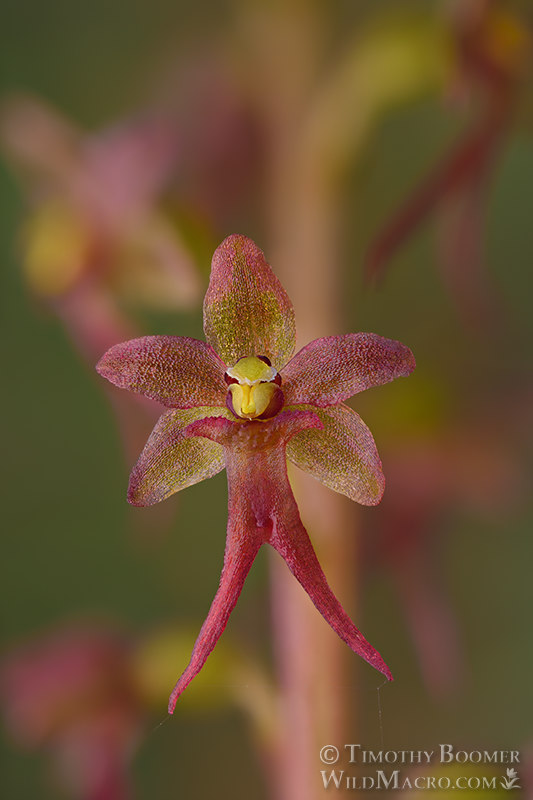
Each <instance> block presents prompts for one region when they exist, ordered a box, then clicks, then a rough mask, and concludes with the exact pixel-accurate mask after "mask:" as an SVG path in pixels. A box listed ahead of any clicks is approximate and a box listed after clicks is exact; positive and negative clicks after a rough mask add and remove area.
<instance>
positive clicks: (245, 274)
mask: <svg viewBox="0 0 533 800" xmlns="http://www.w3.org/2000/svg"><path fill="white" fill-rule="evenodd" d="M204 331H205V335H206V339H207V343H205V342H201V341H197V340H195V339H189V338H185V337H176V336H145V337H142V338H139V339H132V340H131V341H128V342H124V343H123V344H118V345H116V346H114V347H112V348H111V349H110V350H109V351H108V352H107V353H106V354H105V355H104V356H103V358H102V359H101V360H100V362H99V364H98V367H97V369H98V371H99V372H100V374H101V375H103V376H104V377H105V378H107V379H108V380H109V381H111V382H112V383H114V384H115V385H116V386H119V387H121V388H124V389H129V390H131V391H134V392H138V393H140V394H142V395H144V396H145V397H149V398H150V399H152V400H157V401H158V402H160V403H162V404H163V405H164V406H166V407H167V409H168V410H167V411H165V413H164V414H163V415H162V416H161V418H160V419H159V421H158V423H157V424H156V426H155V428H154V430H153V432H152V434H151V436H150V438H149V440H148V442H147V444H146V446H145V448H144V450H143V452H142V454H141V456H140V458H139V460H138V462H137V464H136V466H135V467H134V469H133V471H132V474H131V478H130V484H129V489H128V500H129V502H130V503H132V504H133V505H137V506H149V505H152V504H154V503H157V502H159V501H161V500H164V499H166V498H167V497H169V496H170V495H171V494H174V492H177V491H179V490H180V489H184V488H185V487H186V486H190V485H192V484H194V483H198V482H199V481H201V480H204V478H209V477H211V476H212V475H215V474H216V473H218V472H220V471H221V470H222V469H224V468H226V471H227V475H228V494H229V501H228V527H227V542H226V552H225V557H224V566H223V570H222V576H221V579H220V586H219V589H218V591H217V593H216V596H215V599H214V600H213V603H212V605H211V608H210V610H209V613H208V615H207V618H206V620H205V622H204V624H203V626H202V629H201V631H200V635H199V636H198V639H197V641H196V644H195V646H194V649H193V653H192V657H191V660H190V663H189V665H188V666H187V668H186V669H185V671H184V672H183V674H182V676H181V677H180V679H179V680H178V682H177V684H176V686H175V688H174V690H173V692H172V695H171V697H170V702H169V712H170V713H172V712H173V711H174V708H175V705H176V701H177V699H178V697H179V695H180V694H181V693H182V692H183V691H184V689H185V688H186V687H187V685H188V684H189V683H190V681H191V680H192V679H193V678H194V677H195V675H197V674H198V672H199V671H200V669H201V668H202V667H203V665H204V663H205V661H206V659H207V657H208V656H209V654H210V653H211V651H212V650H213V648H214V647H215V645H216V643H217V641H218V639H219V637H220V635H221V634H222V632H223V630H224V628H225V627H226V624H227V622H228V619H229V616H230V614H231V612H232V610H233V608H234V606H235V604H236V602H237V599H238V597H239V594H240V592H241V589H242V586H243V583H244V581H245V578H246V576H247V574H248V572H249V570H250V568H251V566H252V564H253V561H254V559H255V557H256V555H257V553H258V551H259V549H260V548H261V546H262V545H263V544H265V543H268V544H270V545H271V546H272V547H274V548H275V549H276V550H277V552H278V553H279V554H280V555H281V556H282V558H283V559H284V560H285V562H286V563H287V565H288V567H289V569H290V570H291V572H292V573H293V575H294V576H295V577H296V578H297V580H298V581H299V582H300V584H301V585H302V587H303V588H304V589H305V591H306V592H307V594H308V595H309V597H310V598H311V600H312V601H313V603H314V604H315V606H316V607H317V609H318V610H319V611H320V613H321V614H322V615H323V617H324V618H325V619H326V621H327V622H328V623H329V624H330V625H331V627H332V628H333V630H335V631H336V633H337V634H338V635H339V636H340V638H341V639H343V641H345V642H346V644H347V645H348V646H349V647H351V649H352V650H353V651H354V652H356V653H358V654H359V655H360V656H362V657H363V658H364V659H365V660H366V661H368V663H369V664H371V665H372V666H373V667H375V668H376V669H378V670H379V671H380V672H382V673H383V674H384V675H385V676H386V677H387V678H388V679H389V680H390V679H391V678H392V676H391V673H390V670H389V668H388V667H387V665H386V664H385V662H384V661H383V659H382V657H381V656H380V654H379V653H378V652H377V650H375V649H374V648H373V647H372V646H371V645H370V644H369V642H367V640H366V639H365V638H364V636H363V635H362V634H361V632H360V631H359V630H358V629H357V628H356V627H355V625H354V623H353V622H352V620H351V619H350V618H349V617H348V615H347V614H346V612H345V611H344V609H343V608H342V606H341V604H340V603H339V601H338V600H337V598H336V597H335V595H334V593H333V591H332V590H331V588H330V587H329V585H328V583H327V580H326V578H325V575H324V573H323V572H322V569H321V567H320V564H319V562H318V560H317V557H316V555H315V552H314V549H313V546H312V544H311V542H310V539H309V536H308V534H307V531H306V530H305V528H304V527H303V525H302V522H301V519H300V515H299V513H298V507H297V505H296V501H295V499H294V496H293V493H292V490H291V486H290V483H289V479H288V476H287V458H288V459H289V460H290V461H291V462H292V463H294V464H296V466H298V467H300V468H301V469H303V470H305V471H307V472H309V473H311V475H313V477H315V478H317V479H318V480H320V481H321V482H322V483H324V484H325V485H326V486H329V487H330V488H331V489H334V490H335V491H337V492H340V493H341V494H344V495H347V496H348V497H350V498H351V499H352V500H355V501H356V502H358V503H362V504H363V505H375V504H377V503H379V501H380V499H381V496H382V494H383V489H384V477H383V473H382V470H381V462H380V459H379V455H378V452H377V449H376V446H375V444H374V440H373V438H372V434H371V433H370V431H369V430H368V428H367V426H366V425H365V423H364V422H363V421H362V419H361V418H360V417H359V415H358V414H357V413H356V412H355V411H353V410H352V409H351V408H349V407H348V406H347V405H345V404H344V401H345V400H346V399H348V398H349V397H351V396H352V395H354V394H356V393H357V392H360V391H363V390H364V389H368V388H370V387H372V386H378V385H380V384H383V383H387V382H388V381H391V380H393V379H394V378H397V377H399V376H401V375H409V373H410V372H412V370H413V369H414V367H415V361H414V358H413V354H412V353H411V351H410V350H409V348H408V347H406V346H405V345H403V344H401V343H400V342H397V341H394V340H392V339H385V338H383V337H381V336H377V335H376V334H372V333H358V334H346V335H344V336H329V337H325V338H322V339H317V340H315V341H313V342H310V343H309V344H308V345H306V346H305V347H304V348H302V349H301V350H300V351H299V352H298V353H296V355H294V356H293V351H294V347H295V338H296V335H295V323H294V311H293V308H292V305H291V302H290V300H289V298H288V296H287V294H286V293H285V291H284V289H283V287H282V286H281V284H280V282H279V281H278V279H277V278H276V276H275V275H274V274H273V272H272V270H271V268H270V266H269V265H268V264H267V262H266V261H265V258H264V255H263V253H262V252H261V250H259V248H258V247H257V246H256V245H255V244H254V243H253V242H252V241H251V240H250V239H247V238H246V237H245V236H240V235H233V236H229V237H228V238H227V239H225V241H224V242H222V244H221V245H220V246H219V247H218V248H217V250H216V252H215V254H214V256H213V263H212V269H211V279H210V283H209V287H208V290H207V294H206V297H205V301H204Z"/></svg>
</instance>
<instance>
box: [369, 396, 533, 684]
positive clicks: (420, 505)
mask: <svg viewBox="0 0 533 800" xmlns="http://www.w3.org/2000/svg"><path fill="white" fill-rule="evenodd" d="M409 388H410V389H412V388H413V387H412V386H411V385H410V386H409ZM406 399H408V400H409V403H410V406H411V413H412V414H413V416H416V415H417V413H418V409H419V408H420V407H421V404H422V403H423V404H424V405H426V407H427V405H428V401H429V403H430V402H431V401H430V400H429V397H428V395H427V387H425V390H424V391H423V392H420V391H419V393H418V395H417V393H416V392H415V393H413V392H407V397H406ZM513 406H514V408H513V410H511V406H510V405H509V403H508V402H507V403H505V401H503V400H501V401H500V405H499V406H498V405H496V404H493V403H487V404H486V405H485V407H484V406H483V405H482V403H481V402H480V403H478V404H477V407H476V415H475V418H473V419H472V418H470V417H467V418H466V419H465V418H462V419H457V418H453V419H450V420H446V421H445V420H443V419H437V418H435V419H433V420H432V424H431V427H430V428H428V429H425V430H423V429H421V428H419V430H416V429H413V430H409V436H408V437H407V438H405V437H401V438H398V437H396V440H394V441H390V442H389V447H388V449H387V451H386V452H385V454H384V460H385V463H386V465H387V474H388V476H389V489H388V491H387V494H386V497H385V498H384V500H383V503H382V504H381V506H380V508H379V509H378V510H377V512H376V514H375V515H373V518H372V520H369V526H371V527H372V534H373V535H372V536H367V537H365V539H364V541H365V544H366V551H367V558H368V560H369V561H374V562H378V563H379V564H380V565H382V566H384V567H385V568H386V569H388V570H389V571H390V575H391V578H392V582H393V584H394V585H395V587H396V591H397V592H398V596H399V601H400V605H401V607H402V609H403V612H404V615H405V618H406V621H407V625H408V627H409V630H410V632H411V636H412V639H413V643H414V647H415V650H416V653H417V656H418V662H419V665H420V670H421V673H422V676H423V678H424V681H425V683H426V686H427V687H428V689H429V690H430V691H431V692H432V694H434V695H435V696H438V697H442V696H444V695H446V694H448V693H450V692H451V691H452V690H453V689H454V688H456V686H457V684H458V682H459V681H460V680H461V678H462V675H463V672H464V655H463V651H462V646H461V642H460V639H461V635H460V624H459V623H458V621H457V620H456V618H455V614H454V612H453V609H452V606H451V603H450V600H449V597H448V593H447V591H446V586H445V579H444V576H443V575H442V574H440V571H439V567H438V564H439V562H440V560H441V559H440V558H439V555H440V553H441V550H442V548H443V547H444V538H445V537H446V535H447V534H448V533H450V532H451V529H450V525H451V521H452V520H454V519H456V518H457V517H456V515H457V514H458V513H466V514H469V515H474V516H477V517H483V518H486V519H487V520H494V518H495V517H500V518H502V517H503V516H504V515H506V514H508V513H509V509H512V508H515V507H516V506H517V505H518V504H519V503H520V502H521V500H522V499H523V498H525V497H526V494H527V485H526V482H525V480H524V475H523V470H522V468H521V464H520V463H519V458H518V457H517V452H516V450H517V448H516V447H515V444H514V442H513V438H514V435H513V434H512V432H511V431H510V430H509V429H508V428H509V426H504V425H502V424H501V422H500V420H501V418H502V417H508V416H510V415H511V414H514V415H515V416H517V415H518V414H519V413H520V412H519V408H518V407H516V401H515V402H514V403H513ZM495 418H497V419H498V424H497V425H495V422H494V420H495ZM521 421H522V422H523V423H525V420H524V418H523V415H521ZM525 424H526V423H525ZM419 425H420V423H419Z"/></svg>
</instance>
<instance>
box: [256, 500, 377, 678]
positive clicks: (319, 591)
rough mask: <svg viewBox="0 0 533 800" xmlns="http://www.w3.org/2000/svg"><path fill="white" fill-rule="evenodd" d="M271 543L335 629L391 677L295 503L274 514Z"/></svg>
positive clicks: (344, 639) (354, 648)
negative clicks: (337, 588)
mask: <svg viewBox="0 0 533 800" xmlns="http://www.w3.org/2000/svg"><path fill="white" fill-rule="evenodd" d="M270 544H271V545H272V547H274V548H275V549H276V550H277V551H278V553H279V554H280V555H281V557H282V558H283V559H284V561H285V563H286V564H287V566H288V567H289V569H290V571H291V572H292V574H293V575H294V577H295V578H296V579H297V580H298V581H299V583H300V584H301V586H302V587H303V588H304V589H305V591H306V592H307V594H308V595H309V597H310V599H311V600H312V602H313V604H314V605H315V607H316V608H317V609H318V611H320V613H321V614H322V616H323V617H324V619H325V620H326V622H327V623H328V624H329V625H331V627H332V628H333V630H334V631H335V633H336V634H337V635H338V636H340V638H341V639H342V640H343V642H346V644H347V645H348V647H350V648H351V649H352V650H353V651H354V653H357V654H358V655H359V656H361V657H362V658H364V659H365V661H367V662H368V663H369V664H370V665H371V666H373V667H374V668H375V669H377V670H379V672H381V673H383V675H385V677H386V678H387V679H388V680H389V681H391V680H392V675H391V671H390V669H389V668H388V666H387V665H386V664H385V662H384V661H383V659H382V657H381V655H380V654H379V653H378V651H377V650H376V649H375V648H374V647H372V645H371V644H370V642H368V641H367V640H366V639H365V637H364V636H363V634H362V633H361V631H360V630H359V629H358V628H356V626H355V625H354V623H353V622H352V620H351V619H350V617H349V616H348V614H347V613H346V611H345V610H344V608H343V607H342V605H341V604H340V602H339V601H338V600H337V598H336V597H335V595H334V593H333V591H332V590H331V588H330V586H329V584H328V582H327V580H326V576H325V575H324V573H323V572H322V568H321V566H320V564H319V563H318V559H317V557H316V554H315V551H314V550H313V545H312V544H311V542H310V540H309V536H308V534H307V531H306V530H305V528H304V526H303V525H302V522H301V520H300V515H299V513H298V509H297V508H296V503H294V507H293V509H292V511H291V512H289V513H288V514H287V513H285V514H284V515H283V516H282V517H277V518H275V523H274V531H273V534H272V537H271V539H270Z"/></svg>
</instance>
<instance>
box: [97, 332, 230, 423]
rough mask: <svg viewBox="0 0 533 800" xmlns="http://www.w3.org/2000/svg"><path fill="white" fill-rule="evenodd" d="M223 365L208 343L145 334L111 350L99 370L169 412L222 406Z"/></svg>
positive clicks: (100, 362) (101, 360) (106, 376)
mask: <svg viewBox="0 0 533 800" xmlns="http://www.w3.org/2000/svg"><path fill="white" fill-rule="evenodd" d="M225 368H226V367H225V364H224V363H223V362H222V361H221V360H220V359H219V357H218V356H217V354H216V353H215V352H214V350H213V349H212V348H211V347H209V345H208V344H206V343H205V342H200V341H198V339H189V338H188V337H184V336H143V337H141V338H140V339H130V340H129V341H128V342H123V343H122V344H117V345H115V346H114V347H111V349H110V350H108V351H107V353H105V355H104V356H102V358H101V359H100V361H99V362H98V364H97V366H96V369H97V371H98V372H99V373H100V375H102V376H103V377H104V378H107V380H108V381H111V383H114V384H115V386H118V387H119V388H121V389H129V390H130V391H132V392H138V393H139V394H143V395H145V396H146V397H149V398H150V399H151V400H157V401H158V402H160V403H163V405H165V406H169V407H170V408H193V407H197V406H206V405H213V406H218V405H220V406H223V405H224V404H225V402H226V391H227V387H226V384H225V383H224V371H225Z"/></svg>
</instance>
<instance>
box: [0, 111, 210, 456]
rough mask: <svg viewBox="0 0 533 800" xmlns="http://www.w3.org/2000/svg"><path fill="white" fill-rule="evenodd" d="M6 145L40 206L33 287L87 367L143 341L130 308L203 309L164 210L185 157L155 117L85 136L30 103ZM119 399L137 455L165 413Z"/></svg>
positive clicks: (25, 262) (29, 240) (30, 244)
mask: <svg viewBox="0 0 533 800" xmlns="http://www.w3.org/2000/svg"><path fill="white" fill-rule="evenodd" d="M0 143H1V147H2V149H3V150H4V152H5V154H6V156H7V158H8V160H9V162H10V163H11V164H12V165H13V167H14V168H15V171H16V173H17V175H19V176H20V179H21V182H22V185H23V187H24V189H25V191H26V194H27V196H28V201H29V206H30V208H29V211H28V213H27V217H26V221H25V223H24V224H23V227H22V231H21V236H20V250H21V262H22V266H23V269H24V274H25V276H26V280H27V283H28V285H29V287H30V288H31V290H32V291H33V292H34V294H35V295H36V296H37V297H39V298H40V299H41V300H42V301H44V302H45V303H46V304H47V306H48V307H49V308H50V309H51V310H52V311H53V313H54V314H56V315H57V316H58V317H59V319H61V321H62V323H63V325H64V326H65V329H66V331H67V333H68V335H69V337H70V338H71V339H72V341H73V343H74V345H75V347H76V349H77V350H78V351H79V352H80V353H81V355H82V356H83V358H84V359H85V360H86V361H87V362H88V363H90V364H91V365H92V364H94V361H95V360H96V359H97V358H98V357H99V355H100V354H101V353H102V350H105V349H107V348H108V347H110V346H111V344H112V343H113V342H116V341H117V339H123V338H125V337H126V338H127V337H130V336H135V335H138V333H139V330H138V327H137V324H136V322H135V321H134V320H133V318H132V316H131V314H130V313H129V311H128V309H127V306H128V305H130V306H131V305H132V304H140V305H142V306H155V307H159V308H166V309H169V308H172V309H175V308H183V307H190V306H191V304H193V303H194V302H195V301H196V300H198V299H199V296H200V295H199V290H200V279H199V277H198V275H197V273H196V271H195V269H194V267H193V263H192V259H191V256H190V254H189V252H188V250H187V248H186V247H185V245H184V244H183V242H182V241H181V239H180V237H179V235H178V234H177V232H176V230H175V229H174V227H173V226H172V225H171V223H170V222H169V220H168V219H166V217H165V215H164V214H163V213H162V211H160V210H159V209H158V208H157V206H156V204H157V202H158V200H159V197H160V195H161V192H162V190H163V188H164V187H165V185H166V183H167V182H168V180H169V178H170V170H171V167H172V165H173V163H174V161H175V159H176V157H177V150H178V147H179V143H178V141H177V137H176V132H175V128H174V125H173V124H170V123H169V122H168V120H165V119H163V118H162V117H161V116H159V117H156V116H151V117H149V116H145V117H144V118H138V119H136V120H132V121H130V122H127V123H121V124H119V125H116V126H115V127H111V128H109V129H106V130H103V131H101V132H99V133H97V134H94V135H84V134H82V133H81V132H80V131H79V130H78V129H77V128H75V127H74V126H73V125H72V124H71V123H70V122H68V121H67V120H66V119H64V118H63V117H62V116H61V115H59V114H58V113H57V112H56V111H54V110H52V109H51V108H49V107H48V106H47V105H45V104H44V103H42V102H41V101H38V100H37V99H34V98H31V97H26V96H20V97H14V98H12V99H11V100H8V101H5V102H4V104H3V106H2V109H1V111H0ZM109 395H110V399H111V401H112V403H113V405H114V406H115V407H116V410H117V416H118V418H119V425H120V427H121V429H122V434H123V438H124V441H125V445H126V448H127V450H128V453H129V451H130V450H131V451H132V452H136V451H137V450H138V447H139V445H140V442H141V441H142V440H143V439H144V438H145V436H146V428H147V423H148V425H150V424H153V420H154V419H155V417H156V412H155V409H154V404H152V403H150V402H148V401H147V400H145V399H144V398H136V402H134V403H133V404H132V403H131V401H130V402H128V400H127V399H126V398H123V397H120V396H119V395H118V393H116V392H114V391H112V390H110V391H109ZM125 401H126V402H125Z"/></svg>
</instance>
